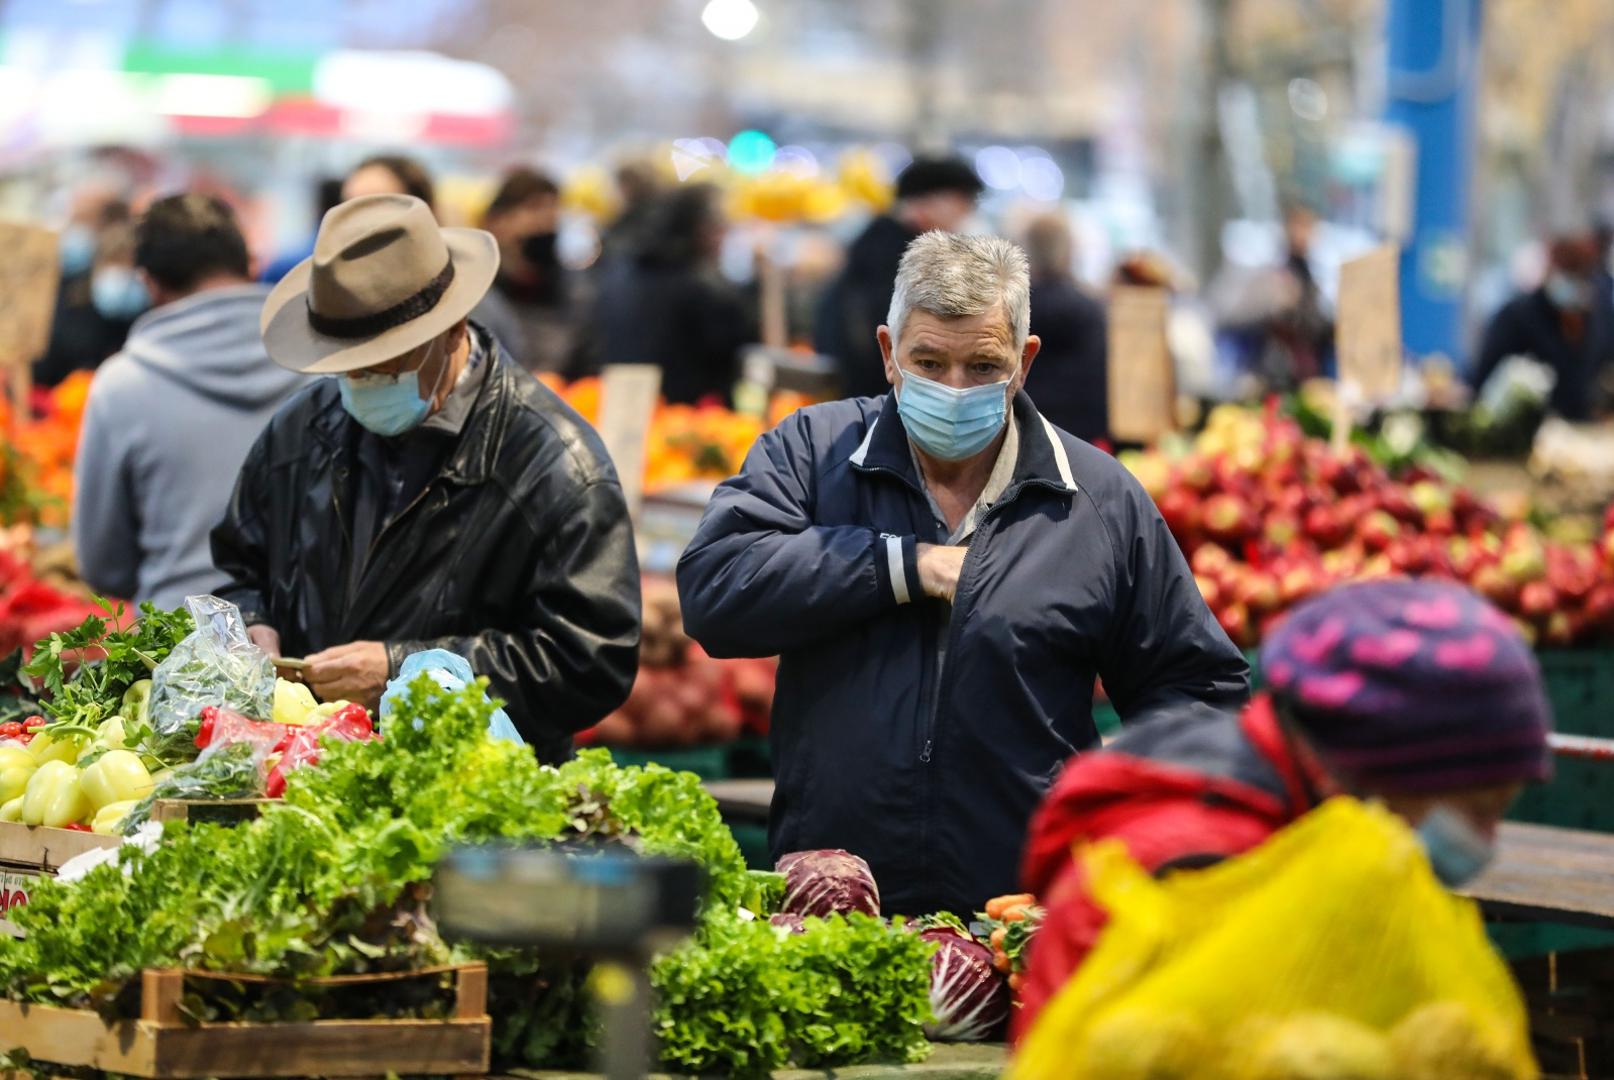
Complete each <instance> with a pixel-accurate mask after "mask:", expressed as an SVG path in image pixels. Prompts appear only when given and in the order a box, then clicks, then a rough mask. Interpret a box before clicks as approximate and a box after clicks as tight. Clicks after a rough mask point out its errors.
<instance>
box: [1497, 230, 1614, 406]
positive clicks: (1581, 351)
mask: <svg viewBox="0 0 1614 1080" xmlns="http://www.w3.org/2000/svg"><path fill="white" fill-rule="evenodd" d="M1598 268H1599V260H1598V248H1597V244H1596V242H1595V241H1594V240H1593V238H1592V237H1591V236H1589V235H1588V236H1583V235H1572V236H1562V237H1559V238H1558V239H1556V240H1554V241H1553V242H1552V243H1551V244H1550V245H1549V246H1548V252H1547V273H1546V275H1545V277H1544V278H1543V279H1542V282H1541V285H1540V286H1539V287H1538V288H1536V289H1533V290H1531V291H1530V292H1527V293H1523V294H1521V295H1519V296H1516V297H1514V298H1513V299H1512V300H1510V301H1509V302H1508V303H1507V304H1505V305H1503V307H1502V309H1501V310H1500V311H1498V312H1497V313H1496V314H1495V316H1493V317H1492V319H1491V321H1490V324H1489V325H1488V326H1487V327H1486V328H1485V336H1484V337H1483V339H1482V340H1481V341H1480V349H1479V357H1478V359H1477V360H1476V362H1475V365H1474V370H1473V372H1472V375H1471V378H1470V382H1471V383H1472V385H1473V386H1474V388H1475V389H1476V390H1478V389H1480V388H1482V387H1484V385H1485V383H1486V382H1487V381H1488V380H1489V379H1490V377H1491V375H1492V373H1493V372H1495V371H1496V369H1497V368H1498V367H1500V366H1501V364H1502V361H1504V360H1506V359H1507V358H1508V357H1510V356H1527V357H1530V358H1531V359H1532V360H1535V361H1537V362H1539V363H1542V364H1545V365H1546V366H1547V367H1549V368H1551V369H1552V371H1553V374H1554V375H1555V376H1556V377H1557V381H1556V382H1555V383H1554V384H1553V388H1552V400H1551V402H1550V405H1551V408H1552V411H1553V412H1555V413H1557V414H1558V415H1559V416H1561V417H1563V418H1564V419H1565V420H1572V421H1576V422H1584V421H1588V420H1592V419H1594V418H1595V417H1596V416H1597V415H1598V413H1599V412H1601V411H1602V409H1603V407H1604V405H1605V402H1604V400H1603V397H1604V395H1603V392H1602V390H1601V387H1600V383H1601V380H1602V379H1603V377H1604V374H1605V373H1606V372H1607V370H1608V367H1609V365H1610V364H1614V304H1611V303H1610V301H1609V299H1608V298H1607V297H1606V296H1599V295H1598V294H1597V282H1598V280H1599V279H1598V273H1597V271H1598Z"/></svg>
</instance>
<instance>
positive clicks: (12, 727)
mask: <svg viewBox="0 0 1614 1080" xmlns="http://www.w3.org/2000/svg"><path fill="white" fill-rule="evenodd" d="M21 734H22V724H21V723H20V722H19V721H16V720H7V721H6V722H5V723H3V724H0V739H15V738H16V737H17V736H18V735H21Z"/></svg>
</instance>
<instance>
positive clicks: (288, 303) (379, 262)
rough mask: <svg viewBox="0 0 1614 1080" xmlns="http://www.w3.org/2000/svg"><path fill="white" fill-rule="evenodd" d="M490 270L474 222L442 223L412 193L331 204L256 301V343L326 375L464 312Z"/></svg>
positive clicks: (488, 248) (489, 242) (382, 355)
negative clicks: (308, 245)
mask: <svg viewBox="0 0 1614 1080" xmlns="http://www.w3.org/2000/svg"><path fill="white" fill-rule="evenodd" d="M498 271H499V245H498V243H497V242H496V241H495V240H494V239H493V237H492V236H491V235H490V234H488V233H485V232H483V231H482V230H481V229H445V228H442V227H440V226H439V225H438V224H437V219H436V218H435V217H433V216H432V212H431V208H430V207H428V206H427V205H426V204H425V203H423V202H421V201H420V200H419V199H417V198H415V197H414V196H412V195H367V196H364V197H363V198H359V199H353V200H350V201H348V202H345V203H342V204H341V205H340V206H336V207H332V208H331V210H330V212H328V213H327V214H326V215H325V219H324V220H323V221H321V222H320V225H319V236H318V237H317V238H316V239H315V240H314V254H313V255H312V256H310V257H309V258H307V259H304V260H303V261H302V262H300V263H298V264H297V266H296V268H295V269H293V270H292V272H291V273H289V274H287V275H286V276H285V277H284V278H282V279H281V281H280V284H278V285H276V286H275V287H274V290H273V291H272V292H270V294H269V299H268V300H267V301H265V303H264V305H263V315H262V317H261V320H260V322H259V327H260V329H262V331H263V344H264V348H266V349H267V350H268V351H269V356H270V358H271V359H273V360H274V362H275V363H277V364H279V365H280V366H281V367H284V368H290V369H291V370H292V371H302V372H307V373H310V374H322V375H330V374H336V373H338V372H343V371H358V370H359V369H361V368H367V367H374V366H375V365H377V364H384V363H386V362H387V361H388V360H392V359H395V358H397V357H399V356H402V355H403V354H404V353H407V352H408V351H409V350H411V349H413V348H416V347H417V346H420V345H424V344H425V343H426V342H428V341H430V340H431V339H432V338H434V337H437V336H438V335H439V334H441V333H443V332H444V331H446V330H447V329H448V328H449V327H451V326H453V325H454V324H455V323H457V322H459V321H460V320H461V319H463V318H465V316H466V315H468V314H470V312H471V309H472V308H474V307H475V306H476V305H477V302H478V301H480V300H481V299H482V297H483V296H485V295H486V294H487V291H488V289H489V288H490V287H491V286H492V285H493V278H494V276H495V275H496V274H497V273H498Z"/></svg>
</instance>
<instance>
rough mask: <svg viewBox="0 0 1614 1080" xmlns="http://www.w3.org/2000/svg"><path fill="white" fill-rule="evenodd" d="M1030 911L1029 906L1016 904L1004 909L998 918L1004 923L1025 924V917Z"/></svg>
mask: <svg viewBox="0 0 1614 1080" xmlns="http://www.w3.org/2000/svg"><path fill="white" fill-rule="evenodd" d="M1030 911H1031V905H1029V904H1016V905H1014V906H1013V907H1010V908H1005V909H1004V911H1003V914H1002V915H999V916H998V918H1000V919H1002V920H1003V921H1004V922H1025V921H1026V915H1027V914H1029V913H1030Z"/></svg>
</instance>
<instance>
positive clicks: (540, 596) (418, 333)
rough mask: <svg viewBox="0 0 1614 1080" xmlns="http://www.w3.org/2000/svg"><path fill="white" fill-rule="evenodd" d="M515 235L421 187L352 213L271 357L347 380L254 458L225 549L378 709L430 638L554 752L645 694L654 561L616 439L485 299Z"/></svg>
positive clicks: (338, 215) (333, 224) (306, 269)
mask: <svg viewBox="0 0 1614 1080" xmlns="http://www.w3.org/2000/svg"><path fill="white" fill-rule="evenodd" d="M498 266H499V252H498V247H497V244H496V243H495V241H494V239H493V237H492V236H490V235H488V234H487V233H485V232H482V231H480V230H477V229H445V228H441V227H439V226H438V224H437V222H436V219H435V218H434V217H433V216H432V212H431V209H430V208H429V207H428V206H427V205H426V203H424V202H423V201H421V200H420V199H417V198H415V197H413V196H409V195H370V196H364V197H360V198H355V199H352V200H350V201H348V202H345V203H343V204H341V205H340V206H337V207H335V208H334V209H332V210H330V211H329V212H328V213H327V214H326V215H325V218H324V221H323V222H322V223H321V225H320V231H319V235H318V237H317V239H316V241H315V244H314V254H313V255H312V256H311V257H310V258H309V259H306V260H304V261H303V262H302V263H300V264H299V265H298V266H297V267H295V268H294V269H293V270H292V271H291V272H290V273H288V274H287V275H286V276H285V277H284V278H283V279H282V280H281V281H280V283H279V284H278V285H276V286H275V289H274V291H273V292H271V293H270V295H269V298H268V300H267V301H266V302H265V304H264V307H263V314H262V318H261V329H262V332H263V340H264V345H265V347H266V348H267V349H268V351H269V355H270V357H271V359H273V360H274V361H275V362H276V363H278V364H280V365H281V366H283V367H287V368H291V369H292V370H294V371H300V372H305V373H308V374H315V375H330V376H333V378H328V379H320V380H317V381H316V383H315V385H314V386H312V387H310V388H309V389H308V390H306V391H304V392H302V393H300V394H299V395H298V396H296V397H295V398H293V399H292V400H291V401H290V402H288V403H287V405H286V406H285V407H284V408H283V409H282V410H281V411H280V412H279V413H278V414H277V415H276V416H275V418H274V419H273V420H271V421H270V422H269V425H268V427H267V428H266V429H265V430H264V432H263V434H262V435H261V436H260V437H259V439H258V442H257V444H256V445H255V446H254V447H253V449H252V451H251V453H250V454H249V455H248V457H247V461H246V464H245V465H244V466H243V467H242V470H241V477H240V479H239V480H238V482H237V484H236V489H235V495H234V497H233V498H232V500H231V504H230V507H229V510H228V512H227V513H226V515H225V518H224V521H223V523H222V524H220V525H219V526H218V528H216V529H215V530H214V531H213V537H212V547H213V558H214V561H215V563H216V564H217V566H218V568H219V569H220V570H221V571H223V572H224V574H225V575H226V576H227V577H228V578H230V579H231V580H230V584H229V585H227V586H225V588H224V589H223V590H221V593H220V595H222V596H224V597H225V598H226V599H229V600H232V601H234V602H235V603H236V604H237V605H239V606H240V608H241V611H242V614H243V616H244V618H245V620H246V622H247V624H248V633H249V634H250V635H251V636H252V639H253V640H254V641H255V642H257V643H258V644H259V645H260V646H261V647H262V648H264V649H265V650H266V651H268V652H269V653H271V654H272V655H285V656H290V657H300V658H302V659H304V660H305V661H306V662H307V668H306V669H305V670H304V671H303V673H302V676H303V678H304V680H305V681H306V682H308V683H309V685H310V686H312V687H313V689H314V692H315V693H316V694H317V695H319V696H320V697H321V698H322V699H324V700H327V701H331V700H338V699H349V700H353V701H359V702H364V703H366V704H370V705H374V704H375V702H376V700H377V699H378V698H379V696H380V694H381V691H382V690H383V688H384V687H385V686H386V684H387V681H388V680H389V679H391V678H392V677H394V676H395V675H396V674H397V673H398V670H399V667H400V665H401V664H402V662H403V660H404V659H405V658H407V657H408V656H409V655H410V654H411V653H415V652H419V651H422V650H426V649H438V648H440V649H447V650H448V651H450V652H454V653H458V654H459V655H461V656H463V657H465V658H466V659H467V660H468V661H469V662H470V665H471V668H472V669H473V670H474V671H475V672H476V673H477V674H479V675H485V676H487V677H488V679H489V682H490V683H491V688H492V692H493V693H494V695H495V696H497V697H499V698H501V699H503V700H504V701H505V702H506V703H507V706H508V709H509V713H510V716H511V718H512V719H513V720H514V722H515V724H516V727H517V728H518V730H520V732H521V734H522V736H523V737H524V738H525V739H526V740H527V741H528V742H530V743H532V744H533V745H534V749H535V750H536V751H537V753H538V755H539V757H540V758H541V759H542V760H544V761H558V760H561V759H563V758H564V757H565V756H566V755H567V754H568V753H569V752H570V745H571V736H572V735H573V734H574V733H575V732H577V731H581V730H583V729H584V728H587V727H590V726H592V725H593V724H595V723H596V722H598V721H599V720H600V719H602V718H603V717H604V716H605V715H606V714H607V713H609V712H610V711H611V710H612V709H614V708H615V707H616V706H617V705H619V704H620V703H621V702H622V700H623V699H624V698H625V697H626V696H627V692H628V688H629V686H630V685H631V684H632V681H633V677H634V674H635V671H636V668H637V657H638V641H639V571H638V563H637V560H636V557H635V554H634V547H633V530H632V525H631V523H630V521H629V519H628V514H627V507H626V504H625V502H624V501H623V498H622V492H621V489H620V487H619V486H618V484H617V479H616V474H615V472H614V470H613V469H612V467H611V463H610V460H609V459H608V458H607V456H606V454H605V449H604V447H603V445H602V444H601V443H600V441H599V438H598V437H597V436H596V435H595V433H594V432H593V430H592V429H590V428H589V427H588V425H587V424H586V423H585V422H584V421H583V420H582V419H581V418H580V417H579V416H578V415H577V414H576V413H574V412H573V411H572V410H571V409H570V408H568V407H567V406H566V405H565V404H564V403H563V402H562V401H561V400H560V399H559V398H558V397H556V396H555V395H554V394H553V393H551V392H550V391H549V390H548V389H547V388H545V387H544V386H543V385H542V384H541V383H539V382H538V381H537V380H535V379H533V378H531V377H530V376H529V375H528V374H527V373H526V372H524V371H522V370H521V369H520V368H518V367H517V366H516V365H515V364H514V362H513V361H512V360H511V359H510V357H509V356H508V355H507V354H506V353H505V352H504V350H503V349H502V348H501V347H500V346H499V344H498V343H497V341H495V340H494V338H493V337H492V335H490V334H489V333H488V332H487V331H486V330H485V329H484V328H482V327H481V326H479V325H477V323H476V322H474V321H472V320H471V319H470V318H469V316H470V314H471V311H472V309H473V308H475V307H476V305H477V303H478V302H479V301H480V300H481V299H482V298H483V296H484V295H485V294H486V293H487V291H488V288H489V287H490V286H491V285H492V283H493V280H494V276H495V274H496V273H497V271H498Z"/></svg>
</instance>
